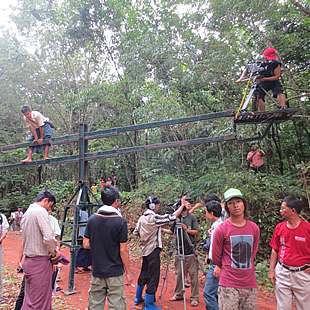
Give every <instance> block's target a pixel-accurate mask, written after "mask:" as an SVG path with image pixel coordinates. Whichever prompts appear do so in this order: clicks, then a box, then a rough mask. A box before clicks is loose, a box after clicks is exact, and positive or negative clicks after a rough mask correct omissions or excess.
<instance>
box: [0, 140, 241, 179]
mask: <svg viewBox="0 0 310 310" xmlns="http://www.w3.org/2000/svg"><path fill="white" fill-rule="evenodd" d="M236 139H237V135H236V134H230V135H225V136H217V137H205V138H197V139H191V140H181V141H173V142H166V143H156V144H150V145H143V146H134V147H125V148H121V149H114V150H106V151H101V152H96V153H86V152H84V154H83V157H84V160H85V161H89V160H95V159H102V158H112V157H117V156H119V155H120V154H126V153H133V152H142V151H150V150H155V149H163V148H170V147H177V146H184V145H193V144H202V143H212V142H224V141H231V140H236ZM81 159H82V158H81V157H80V155H71V156H63V157H58V158H51V159H49V160H35V161H32V162H29V163H25V164H22V163H20V164H12V165H6V166H0V171H1V170H8V169H15V168H21V167H31V166H37V165H44V164H49V165H62V164H68V163H74V162H78V161H81ZM84 170H85V167H84V168H83V171H84ZM81 173H82V168H81V167H80V169H79V180H80V182H81V181H83V176H82V174H81ZM83 175H84V176H86V174H85V171H84V174H83Z"/></svg>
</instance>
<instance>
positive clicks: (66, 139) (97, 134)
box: [0, 110, 235, 165]
mask: <svg viewBox="0 0 310 310" xmlns="http://www.w3.org/2000/svg"><path fill="white" fill-rule="evenodd" d="M231 116H235V112H234V110H227V111H223V112H215V113H209V114H202V115H195V116H188V117H181V118H176V119H171V120H166V121H158V122H152V123H145V124H137V125H131V126H124V127H115V128H108V129H102V130H97V131H92V132H85V134H84V139H85V140H91V139H99V138H104V137H111V136H117V135H118V134H119V133H121V132H126V131H134V130H141V129H148V128H155V127H162V126H168V125H175V124H181V123H188V122H196V121H202V120H207V119H212V118H221V117H231ZM79 137H80V136H79V135H78V134H73V135H66V136H62V137H56V138H51V139H45V140H43V144H48V143H49V144H52V145H57V144H65V143H72V142H79ZM35 145H38V143H37V142H35V143H33V142H25V143H18V144H12V145H4V146H0V152H2V151H10V150H16V149H18V148H24V147H29V146H35ZM24 165H25V164H24Z"/></svg>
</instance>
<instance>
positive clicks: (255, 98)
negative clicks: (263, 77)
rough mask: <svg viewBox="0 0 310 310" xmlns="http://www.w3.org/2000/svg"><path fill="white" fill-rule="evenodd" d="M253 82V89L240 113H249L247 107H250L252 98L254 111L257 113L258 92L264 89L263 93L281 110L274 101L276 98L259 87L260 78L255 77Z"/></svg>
mask: <svg viewBox="0 0 310 310" xmlns="http://www.w3.org/2000/svg"><path fill="white" fill-rule="evenodd" d="M253 78H254V79H253V81H254V84H253V86H252V87H251V90H250V92H249V94H248V96H247V98H246V99H245V101H244V103H243V105H242V107H241V110H240V112H247V107H248V105H249V102H250V100H251V98H252V111H253V112H256V111H258V91H259V89H262V90H263V92H264V93H265V94H266V95H267V96H268V97H269V98H270V99H271V100H272V101H273V103H275V104H276V106H277V107H278V108H279V109H281V106H280V105H279V104H278V103H277V102H276V101H275V100H274V98H273V97H272V96H271V95H270V94H269V93H268V92H267V91H266V89H265V88H264V87H262V86H261V85H259V76H255V77H253Z"/></svg>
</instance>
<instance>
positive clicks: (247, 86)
mask: <svg viewBox="0 0 310 310" xmlns="http://www.w3.org/2000/svg"><path fill="white" fill-rule="evenodd" d="M257 61H258V59H257V60H256V61H255V63H254V65H253V66H252V70H251V74H250V78H249V80H248V83H247V85H246V89H245V92H244V95H243V98H242V101H241V104H240V107H239V109H238V112H237V115H236V118H238V115H239V112H240V109H241V107H242V105H243V102H244V99H245V96H246V93H247V91H248V88H249V84H250V81H251V78H252V74H253V70H254V66H255V65H256V64H257Z"/></svg>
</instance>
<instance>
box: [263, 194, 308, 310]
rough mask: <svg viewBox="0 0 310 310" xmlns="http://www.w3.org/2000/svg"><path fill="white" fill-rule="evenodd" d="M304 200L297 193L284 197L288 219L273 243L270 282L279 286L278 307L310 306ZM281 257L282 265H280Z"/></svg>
mask: <svg viewBox="0 0 310 310" xmlns="http://www.w3.org/2000/svg"><path fill="white" fill-rule="evenodd" d="M301 210H302V203H301V201H300V200H299V199H298V198H297V197H295V196H287V197H285V198H284V199H283V202H282V204H281V209H280V213H281V215H282V217H283V218H284V219H286V220H287V221H286V222H282V223H280V224H278V225H277V226H276V229H275V231H274V233H273V236H272V239H271V242H270V246H271V247H272V250H271V257H270V268H269V276H268V278H269V281H270V283H271V284H272V285H274V286H275V293H276V298H277V309H278V310H290V309H292V300H293V296H294V299H295V305H296V309H297V310H302V309H304V310H306V309H309V307H310V264H309V261H310V223H306V222H305V221H303V220H301V219H300V217H299V214H300V212H301ZM277 260H278V264H277Z"/></svg>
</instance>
